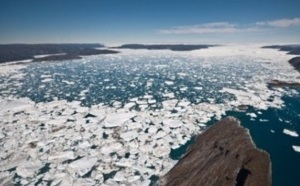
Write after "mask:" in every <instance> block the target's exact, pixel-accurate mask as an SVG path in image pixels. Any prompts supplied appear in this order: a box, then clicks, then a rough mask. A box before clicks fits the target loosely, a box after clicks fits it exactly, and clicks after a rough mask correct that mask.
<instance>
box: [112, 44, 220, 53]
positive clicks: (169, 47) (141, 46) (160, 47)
mask: <svg viewBox="0 0 300 186" xmlns="http://www.w3.org/2000/svg"><path fill="white" fill-rule="evenodd" d="M213 46H217V45H184V44H174V45H165V44H162V45H158V44H156V45H144V44H125V45H121V46H119V47H112V48H119V49H148V50H172V51H191V50H198V49H204V48H209V47H213Z"/></svg>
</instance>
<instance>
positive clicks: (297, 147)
mask: <svg viewBox="0 0 300 186" xmlns="http://www.w3.org/2000/svg"><path fill="white" fill-rule="evenodd" d="M292 147H293V149H294V151H296V152H300V146H296V145H293V146H292Z"/></svg>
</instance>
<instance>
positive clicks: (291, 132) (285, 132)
mask: <svg viewBox="0 0 300 186" xmlns="http://www.w3.org/2000/svg"><path fill="white" fill-rule="evenodd" d="M283 133H284V134H286V135H289V136H292V137H299V135H298V133H297V132H296V131H292V130H289V129H283Z"/></svg>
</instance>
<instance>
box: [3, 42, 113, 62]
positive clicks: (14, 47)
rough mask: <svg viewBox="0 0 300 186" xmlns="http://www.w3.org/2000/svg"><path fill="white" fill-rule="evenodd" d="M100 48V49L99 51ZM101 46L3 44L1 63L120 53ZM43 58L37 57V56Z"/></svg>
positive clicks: (57, 59) (58, 59) (56, 59)
mask: <svg viewBox="0 0 300 186" xmlns="http://www.w3.org/2000/svg"><path fill="white" fill-rule="evenodd" d="M98 48H99V49H98ZM101 48H104V45H101V44H1V45H0V63H4V62H11V61H20V60H27V59H32V61H33V62H38V61H60V60H68V59H81V57H80V56H87V55H99V54H116V53H119V52H118V51H114V50H107V49H101ZM39 55H40V56H41V55H42V57H35V56H39Z"/></svg>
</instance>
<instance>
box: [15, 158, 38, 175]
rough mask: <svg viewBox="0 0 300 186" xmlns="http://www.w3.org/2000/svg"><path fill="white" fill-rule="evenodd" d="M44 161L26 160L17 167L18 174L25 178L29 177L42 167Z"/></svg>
mask: <svg viewBox="0 0 300 186" xmlns="http://www.w3.org/2000/svg"><path fill="white" fill-rule="evenodd" d="M42 165H43V164H42V163H41V162H40V161H36V162H28V161H26V162H24V163H23V164H21V165H20V166H18V167H17V169H16V171H17V174H18V175H19V176H21V177H23V178H29V177H33V176H35V174H36V173H37V172H38V170H39V169H40V168H41V167H42Z"/></svg>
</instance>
